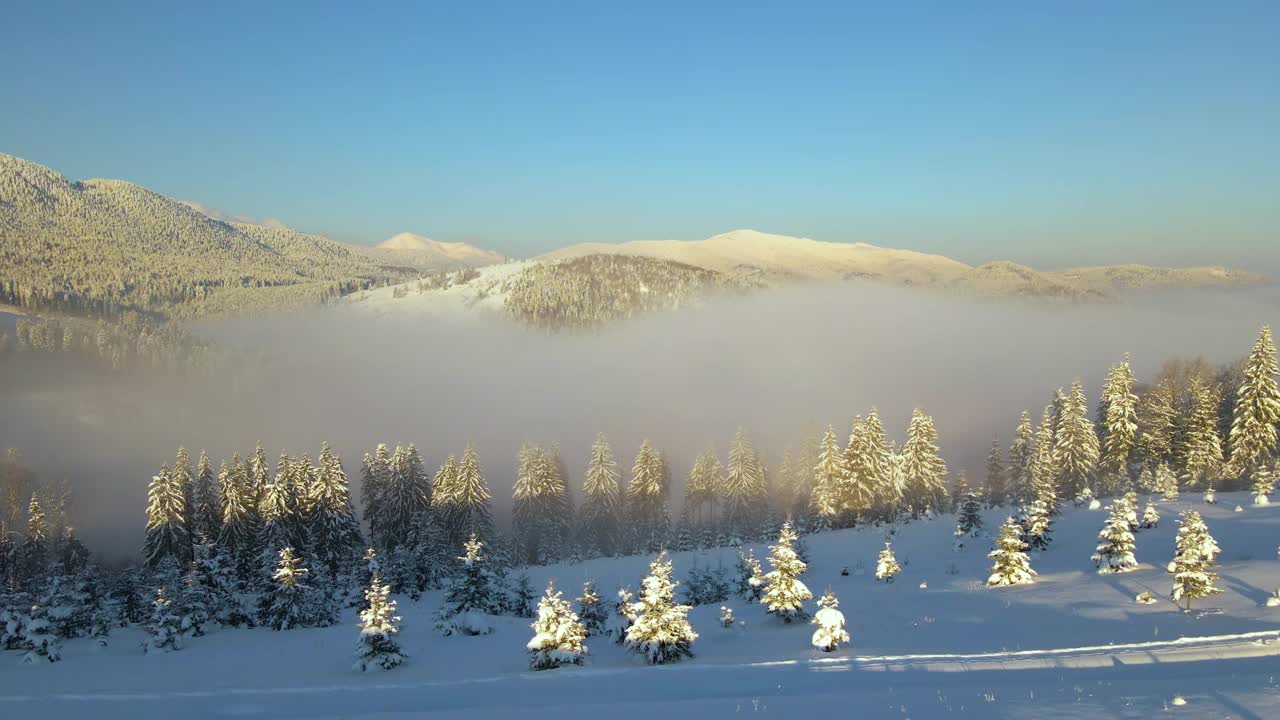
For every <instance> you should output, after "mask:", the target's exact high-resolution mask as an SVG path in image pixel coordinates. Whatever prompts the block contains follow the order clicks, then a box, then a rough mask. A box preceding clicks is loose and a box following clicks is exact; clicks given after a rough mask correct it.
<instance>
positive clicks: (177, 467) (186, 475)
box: [170, 447, 196, 538]
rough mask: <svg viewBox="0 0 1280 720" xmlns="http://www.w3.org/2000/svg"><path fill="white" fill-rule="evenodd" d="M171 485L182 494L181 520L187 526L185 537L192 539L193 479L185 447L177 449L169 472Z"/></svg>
mask: <svg viewBox="0 0 1280 720" xmlns="http://www.w3.org/2000/svg"><path fill="white" fill-rule="evenodd" d="M170 475H171V477H172V480H173V483H174V484H175V485H176V486H177V487H178V491H179V492H180V493H181V494H182V508H181V510H182V518H183V522H185V523H186V525H187V537H188V538H194V537H195V534H196V527H195V525H196V520H195V514H194V510H195V477H194V475H192V473H191V457H190V456H189V455H188V454H187V449H186V448H185V447H179V448H178V456H177V459H176V460H174V463H173V470H171V471H170Z"/></svg>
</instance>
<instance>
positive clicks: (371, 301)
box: [338, 261, 533, 320]
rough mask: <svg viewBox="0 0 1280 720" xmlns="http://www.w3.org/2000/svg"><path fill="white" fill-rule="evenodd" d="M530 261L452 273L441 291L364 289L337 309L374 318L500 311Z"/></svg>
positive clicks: (404, 287) (447, 316) (402, 286)
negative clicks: (470, 273) (513, 282)
mask: <svg viewBox="0 0 1280 720" xmlns="http://www.w3.org/2000/svg"><path fill="white" fill-rule="evenodd" d="M532 264H533V263H532V262H529V261H525V262H509V263H502V264H500V265H489V266H486V267H482V268H478V269H477V270H476V271H475V273H476V275H475V277H471V278H466V279H464V277H463V276H462V275H461V274H457V273H455V275H454V277H455V278H456V279H454V280H451V282H450V284H449V286H448V287H445V288H424V289H419V283H418V282H416V281H415V282H410V283H403V284H400V285H393V286H389V287H382V288H377V289H374V290H366V291H363V292H359V293H356V294H354V295H350V296H348V297H347V298H346V299H345V300H344V302H343V303H341V304H340V305H339V306H338V307H339V308H340V309H342V310H347V311H351V312H356V313H367V314H369V315H373V316H374V317H380V316H387V317H395V316H403V315H409V316H413V315H428V316H432V317H435V318H440V319H454V320H464V319H466V318H467V317H468V316H470V315H471V314H472V313H474V312H475V311H477V310H479V311H481V312H496V313H502V312H503V302H504V300H505V299H506V294H507V291H508V289H509V288H510V282H511V280H512V278H514V277H515V276H516V275H518V274H519V273H520V272H521V271H522V270H524V269H526V268H528V267H529V266H530V265H532Z"/></svg>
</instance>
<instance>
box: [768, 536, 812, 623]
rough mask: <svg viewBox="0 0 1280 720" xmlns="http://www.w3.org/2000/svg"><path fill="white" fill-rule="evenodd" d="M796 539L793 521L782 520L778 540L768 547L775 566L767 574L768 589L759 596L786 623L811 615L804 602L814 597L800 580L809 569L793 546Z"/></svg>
mask: <svg viewBox="0 0 1280 720" xmlns="http://www.w3.org/2000/svg"><path fill="white" fill-rule="evenodd" d="M795 540H796V534H795V532H794V531H793V530H792V529H791V523H785V524H783V526H782V532H781V533H780V534H779V535H778V544H777V545H773V546H771V547H770V548H769V565H770V566H771V567H772V568H773V569H772V570H771V571H770V572H769V573H767V574H766V575H765V576H764V581H765V591H764V595H763V596H762V597H761V598H760V602H761V604H763V605H764V606H765V607H766V608H767V609H768V610H769V613H770V614H772V615H774V616H776V617H778V618H781V619H782V621H783V622H786V623H790V622H792V621H795V620H804V619H805V618H807V617H809V614H808V613H807V612H806V611H805V609H804V603H805V601H806V600H812V599H813V593H811V592H809V588H808V587H805V584H804V583H803V582H801V581H800V575H801V574H802V573H804V572H805V570H807V569H808V565H806V564H805V562H804V561H803V560H801V559H800V557H799V556H798V555H796V552H795V550H794V549H793V548H792V543H794V542H795Z"/></svg>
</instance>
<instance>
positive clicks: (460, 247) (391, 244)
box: [377, 232, 506, 267]
mask: <svg viewBox="0 0 1280 720" xmlns="http://www.w3.org/2000/svg"><path fill="white" fill-rule="evenodd" d="M377 247H378V248H380V249H382V250H398V251H401V252H413V253H422V254H426V255H431V256H433V257H435V258H438V259H440V260H441V261H445V262H453V263H456V264H458V265H467V266H470V267H479V266H481V265H494V264H496V263H500V262H503V261H505V260H506V257H504V256H503V255H502V254H500V253H496V252H493V251H492V250H485V249H484V248H479V247H476V246H475V245H472V244H470V243H465V242H444V241H441V240H432V239H431V238H429V237H427V236H425V235H418V234H417V233H411V232H402V233H397V234H395V235H392V236H391V237H389V238H387V239H386V240H383V241H382V242H380V243H378V245H377Z"/></svg>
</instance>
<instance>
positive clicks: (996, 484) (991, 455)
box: [986, 439, 1009, 507]
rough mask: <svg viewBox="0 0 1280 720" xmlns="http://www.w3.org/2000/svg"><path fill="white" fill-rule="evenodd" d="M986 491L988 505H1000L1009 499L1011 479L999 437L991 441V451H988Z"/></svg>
mask: <svg viewBox="0 0 1280 720" xmlns="http://www.w3.org/2000/svg"><path fill="white" fill-rule="evenodd" d="M986 491H987V507H999V506H1001V505H1004V504H1005V502H1007V501H1008V500H1009V479H1008V474H1007V473H1006V471H1005V467H1004V451H1003V450H1002V449H1001V448H1000V440H999V439H995V440H992V441H991V451H990V452H988V453H987V486H986Z"/></svg>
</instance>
